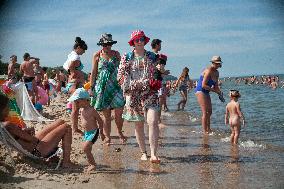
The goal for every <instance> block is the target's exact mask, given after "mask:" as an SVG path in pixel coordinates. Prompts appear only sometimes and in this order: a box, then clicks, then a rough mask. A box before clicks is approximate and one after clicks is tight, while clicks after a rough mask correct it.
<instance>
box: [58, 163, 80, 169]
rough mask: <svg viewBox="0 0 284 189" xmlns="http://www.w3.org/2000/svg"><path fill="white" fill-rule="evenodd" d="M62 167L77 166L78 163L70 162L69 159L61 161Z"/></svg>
mask: <svg viewBox="0 0 284 189" xmlns="http://www.w3.org/2000/svg"><path fill="white" fill-rule="evenodd" d="M62 168H71V169H72V168H78V165H77V164H75V163H72V162H71V161H69V162H63V163H62Z"/></svg>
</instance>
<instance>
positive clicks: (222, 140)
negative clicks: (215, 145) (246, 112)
mask: <svg viewBox="0 0 284 189" xmlns="http://www.w3.org/2000/svg"><path fill="white" fill-rule="evenodd" d="M230 140H231V137H226V138H221V142H230Z"/></svg>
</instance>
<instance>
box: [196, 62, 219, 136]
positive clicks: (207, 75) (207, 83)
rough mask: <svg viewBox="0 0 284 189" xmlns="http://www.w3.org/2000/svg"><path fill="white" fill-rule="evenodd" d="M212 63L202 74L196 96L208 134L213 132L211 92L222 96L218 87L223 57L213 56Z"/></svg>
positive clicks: (203, 124)
mask: <svg viewBox="0 0 284 189" xmlns="http://www.w3.org/2000/svg"><path fill="white" fill-rule="evenodd" d="M211 63H212V64H211V65H210V66H209V67H208V68H206V69H205V70H204V71H203V72H202V74H201V76H200V78H199V80H198V82H197V86H196V88H195V95H196V97H197V101H198V103H199V105H200V108H201V111H202V121H201V122H202V128H203V132H204V133H207V134H208V133H210V132H211V128H210V117H211V114H212V104H211V97H210V94H209V92H214V93H217V94H218V95H220V94H222V92H221V90H220V88H219V86H218V79H219V72H218V69H219V68H221V67H222V61H221V57H220V56H213V57H212V59H211Z"/></svg>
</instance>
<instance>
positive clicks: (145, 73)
mask: <svg viewBox="0 0 284 189" xmlns="http://www.w3.org/2000/svg"><path fill="white" fill-rule="evenodd" d="M149 40H150V38H148V37H147V36H146V35H145V34H144V32H143V31H142V30H136V31H134V32H132V34H131V39H130V41H129V42H128V43H129V45H130V46H133V47H134V49H133V51H131V52H129V53H127V54H125V55H124V56H123V57H122V58H121V63H120V66H119V70H118V80H119V83H120V84H121V86H122V90H123V94H124V96H125V98H126V104H125V108H124V112H123V115H122V116H123V118H124V119H125V120H127V121H133V122H135V135H136V139H137V142H138V144H139V147H140V150H141V153H142V156H141V160H147V153H146V145H145V133H144V122H145V121H147V123H148V125H149V143H150V150H151V157H150V161H151V162H152V163H160V159H159V158H158V156H157V148H158V138H159V128H158V110H159V98H158V95H157V90H158V89H159V88H160V87H161V83H159V82H158V81H157V80H155V79H154V72H155V70H156V56H155V54H154V53H152V52H150V51H146V50H145V48H144V47H145V45H146V44H147V43H148V42H149Z"/></svg>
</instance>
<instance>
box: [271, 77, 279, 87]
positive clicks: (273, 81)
mask: <svg viewBox="0 0 284 189" xmlns="http://www.w3.org/2000/svg"><path fill="white" fill-rule="evenodd" d="M270 86H271V88H272V89H276V88H277V87H278V83H277V82H276V79H275V78H273V79H272V82H271V83H270Z"/></svg>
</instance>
